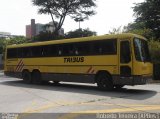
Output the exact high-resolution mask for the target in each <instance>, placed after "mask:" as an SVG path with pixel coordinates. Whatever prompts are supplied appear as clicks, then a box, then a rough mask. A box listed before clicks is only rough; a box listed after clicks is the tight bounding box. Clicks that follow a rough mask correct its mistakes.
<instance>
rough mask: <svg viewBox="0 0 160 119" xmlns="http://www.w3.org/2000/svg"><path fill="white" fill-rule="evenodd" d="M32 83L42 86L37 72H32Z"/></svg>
mask: <svg viewBox="0 0 160 119" xmlns="http://www.w3.org/2000/svg"><path fill="white" fill-rule="evenodd" d="M32 82H33V84H42V83H43V81H42V79H41V73H40V72H39V71H33V72H32Z"/></svg>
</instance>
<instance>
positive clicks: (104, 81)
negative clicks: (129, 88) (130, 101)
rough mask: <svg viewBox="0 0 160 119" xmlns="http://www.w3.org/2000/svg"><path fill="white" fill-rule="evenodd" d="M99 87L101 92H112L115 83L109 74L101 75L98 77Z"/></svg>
mask: <svg viewBox="0 0 160 119" xmlns="http://www.w3.org/2000/svg"><path fill="white" fill-rule="evenodd" d="M97 86H98V88H99V89H100V90H112V89H113V82H112V79H111V76H109V75H108V74H107V73H100V74H99V75H98V76H97Z"/></svg>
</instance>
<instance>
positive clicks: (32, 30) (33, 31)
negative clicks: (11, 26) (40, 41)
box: [26, 19, 64, 38]
mask: <svg viewBox="0 0 160 119" xmlns="http://www.w3.org/2000/svg"><path fill="white" fill-rule="evenodd" d="M53 26H54V25H53V23H52V22H49V23H48V24H40V23H37V24H36V23H35V19H31V24H30V25H26V37H27V38H32V37H34V36H36V35H39V34H40V32H54V31H55V27H53ZM59 34H60V35H64V29H63V28H61V29H60V30H59Z"/></svg>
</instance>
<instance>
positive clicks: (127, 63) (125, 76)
mask: <svg viewBox="0 0 160 119" xmlns="http://www.w3.org/2000/svg"><path fill="white" fill-rule="evenodd" d="M119 52H120V56H119V57H120V58H119V59H120V61H119V69H120V70H119V71H120V78H121V79H122V80H121V81H122V83H125V84H128V83H130V82H131V80H129V79H130V78H131V76H132V55H131V42H130V41H129V40H121V41H120V51H119ZM123 81H124V82H123Z"/></svg>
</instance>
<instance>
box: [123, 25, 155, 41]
mask: <svg viewBox="0 0 160 119" xmlns="http://www.w3.org/2000/svg"><path fill="white" fill-rule="evenodd" d="M123 32H129V33H134V34H138V35H141V36H144V37H146V38H148V39H154V37H153V36H154V35H153V31H152V30H151V29H149V28H146V27H145V24H144V23H143V22H134V23H129V24H128V25H127V26H124V28H123Z"/></svg>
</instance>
